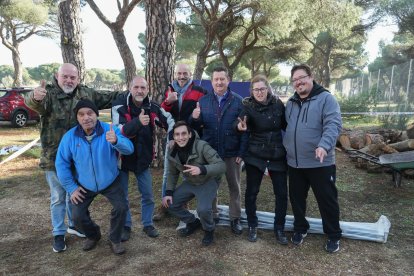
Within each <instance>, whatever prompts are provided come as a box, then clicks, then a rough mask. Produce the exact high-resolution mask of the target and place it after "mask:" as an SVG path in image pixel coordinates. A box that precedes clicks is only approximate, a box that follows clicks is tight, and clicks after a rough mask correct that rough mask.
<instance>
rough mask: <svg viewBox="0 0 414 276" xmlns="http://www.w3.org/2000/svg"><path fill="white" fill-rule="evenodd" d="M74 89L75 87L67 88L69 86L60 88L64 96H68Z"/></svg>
mask: <svg viewBox="0 0 414 276" xmlns="http://www.w3.org/2000/svg"><path fill="white" fill-rule="evenodd" d="M75 88H76V86H75V87H69V86H65V85H64V86H63V87H62V90H63V92H65V93H66V94H70V93H72V92H73V90H75Z"/></svg>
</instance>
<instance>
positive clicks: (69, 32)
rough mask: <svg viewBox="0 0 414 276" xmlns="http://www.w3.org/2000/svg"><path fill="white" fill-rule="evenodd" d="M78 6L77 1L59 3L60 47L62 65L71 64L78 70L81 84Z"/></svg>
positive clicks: (81, 69)
mask: <svg viewBox="0 0 414 276" xmlns="http://www.w3.org/2000/svg"><path fill="white" fill-rule="evenodd" d="M79 13H80V6H79V1H78V0H66V1H62V2H60V3H59V12H58V19H59V27H60V46H61V48H62V58H63V62H64V63H72V64H73V65H75V66H76V67H77V68H78V72H79V78H80V81H81V83H82V82H83V81H84V78H85V59H84V56H83V43H82V30H81V22H80V21H81V19H80V16H79Z"/></svg>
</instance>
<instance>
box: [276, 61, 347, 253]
mask: <svg viewBox="0 0 414 276" xmlns="http://www.w3.org/2000/svg"><path fill="white" fill-rule="evenodd" d="M291 82H292V86H293V88H294V89H295V94H294V95H293V96H292V97H291V98H290V99H289V101H288V102H287V103H286V110H285V117H286V121H287V124H288V126H287V128H286V134H285V137H284V139H283V145H284V146H285V148H286V151H287V156H286V157H287V163H288V165H289V170H288V171H289V196H290V202H291V204H292V211H293V215H294V217H295V220H294V222H293V230H294V234H293V236H292V242H293V244H295V245H300V244H302V243H303V240H304V238H305V237H306V236H307V231H308V229H309V223H308V221H307V220H306V217H305V216H306V198H307V196H308V192H309V188H312V191H313V193H314V195H315V198H316V201H317V203H318V207H319V212H320V213H321V217H322V225H323V231H324V233H326V235H327V236H328V240H327V241H326V245H325V250H326V251H328V252H329V253H334V252H337V251H338V250H339V240H340V238H341V234H342V230H341V228H340V225H339V204H338V191H337V189H336V186H335V180H336V166H335V145H336V139H337V138H338V135H339V134H340V133H341V128H342V119H341V111H340V108H339V104H338V102H337V101H336V99H335V97H334V96H332V94H331V93H330V92H329V91H328V90H327V89H326V88H324V87H322V86H321V85H319V84H318V83H316V82H315V80H314V76H313V74H312V71H311V69H310V67H309V66H308V65H306V64H300V65H295V66H293V68H292V70H291Z"/></svg>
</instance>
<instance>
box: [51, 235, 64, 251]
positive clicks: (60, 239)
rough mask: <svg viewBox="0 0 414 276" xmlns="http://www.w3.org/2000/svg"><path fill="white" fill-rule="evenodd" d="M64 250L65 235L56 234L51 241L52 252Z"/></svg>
mask: <svg viewBox="0 0 414 276" xmlns="http://www.w3.org/2000/svg"><path fill="white" fill-rule="evenodd" d="M65 250H66V243H65V236H64V235H57V236H55V237H54V241H53V252H56V253H59V252H63V251H65Z"/></svg>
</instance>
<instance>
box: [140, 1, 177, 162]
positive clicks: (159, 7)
mask: <svg viewBox="0 0 414 276" xmlns="http://www.w3.org/2000/svg"><path fill="white" fill-rule="evenodd" d="M175 5H176V0H145V6H146V9H145V14H146V21H147V30H146V40H147V49H146V57H147V58H146V59H147V66H146V69H145V75H146V79H147V81H148V85H149V91H150V93H151V97H152V99H153V100H154V101H156V102H158V103H160V102H162V100H163V97H164V90H165V89H166V87H167V85H168V84H169V83H171V82H172V81H173V77H174V63H175V59H174V57H175V43H176V37H175V36H176V33H175ZM156 138H157V139H156V153H157V157H158V159H157V160H156V161H155V162H154V166H162V164H163V161H164V155H163V150H164V148H165V147H163V143H162V142H161V141H163V132H161V131H158V132H157V137H156Z"/></svg>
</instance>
